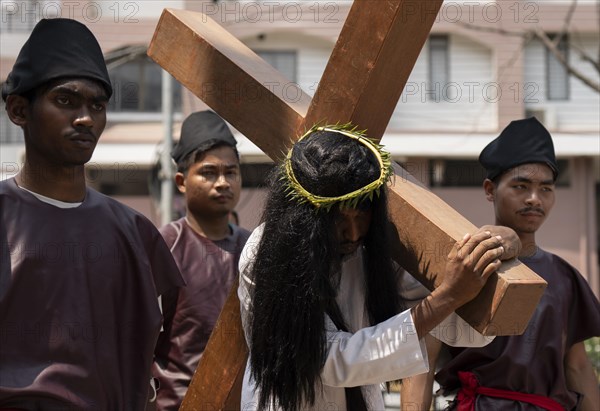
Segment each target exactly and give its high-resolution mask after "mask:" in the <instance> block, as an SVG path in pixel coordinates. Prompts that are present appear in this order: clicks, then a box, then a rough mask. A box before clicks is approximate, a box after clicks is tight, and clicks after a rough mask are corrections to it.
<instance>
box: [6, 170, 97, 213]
mask: <svg viewBox="0 0 600 411" xmlns="http://www.w3.org/2000/svg"><path fill="white" fill-rule="evenodd" d="M16 181H17V184H19V186H20V187H23V188H26V189H27V190H30V191H33V192H34V193H37V194H41V195H43V196H46V197H49V198H53V199H55V200H59V201H64V202H67V203H77V202H81V201H83V200H84V199H85V192H86V184H85V169H84V166H83V165H80V166H62V167H61V166H46V167H38V166H32V165H31V164H30V163H28V162H27V161H26V162H25V164H24V165H23V168H22V169H21V171H20V172H19V174H17V176H16Z"/></svg>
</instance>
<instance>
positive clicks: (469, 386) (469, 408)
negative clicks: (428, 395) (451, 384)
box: [456, 371, 565, 411]
mask: <svg viewBox="0 0 600 411" xmlns="http://www.w3.org/2000/svg"><path fill="white" fill-rule="evenodd" d="M458 378H459V379H460V382H461V384H462V388H461V389H460V391H459V392H458V395H457V397H456V399H457V400H458V411H475V399H476V398H477V395H485V396H488V397H496V398H504V399H507V400H514V401H521V402H526V403H529V404H533V405H535V406H537V407H540V408H543V409H545V410H548V411H565V409H564V408H563V406H562V405H560V404H559V403H558V402H556V401H554V400H553V399H552V398H549V397H544V396H542V395H536V394H525V393H522V392H516V391H508V390H499V389H497V388H488V387H481V386H480V385H479V382H478V381H477V378H476V377H475V374H473V373H472V372H470V371H459V372H458Z"/></svg>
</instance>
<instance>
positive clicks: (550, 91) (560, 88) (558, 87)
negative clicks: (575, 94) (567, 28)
mask: <svg viewBox="0 0 600 411" xmlns="http://www.w3.org/2000/svg"><path fill="white" fill-rule="evenodd" d="M550 38H551V39H552V40H554V39H555V38H556V36H555V35H554V36H550ZM557 49H558V52H559V53H561V54H562V55H563V56H564V57H565V59H566V61H569V42H568V38H567V36H566V35H565V36H562V38H561V39H560V41H559V42H558V45H557ZM546 90H547V91H546V92H547V97H548V100H568V99H569V73H568V71H567V69H566V67H565V66H564V64H562V63H561V62H560V61H559V60H558V59H557V58H556V56H555V55H554V54H553V53H552V52H551V51H550V50H548V49H547V48H546Z"/></svg>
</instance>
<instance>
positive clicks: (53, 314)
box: [0, 179, 184, 411]
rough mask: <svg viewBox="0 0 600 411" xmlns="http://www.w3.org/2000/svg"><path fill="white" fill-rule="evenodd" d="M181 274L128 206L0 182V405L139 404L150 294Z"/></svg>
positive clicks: (152, 330) (177, 281)
mask: <svg viewBox="0 0 600 411" xmlns="http://www.w3.org/2000/svg"><path fill="white" fill-rule="evenodd" d="M183 284H184V283H183V280H182V278H181V275H180V273H179V270H178V268H177V266H176V264H175V262H174V261H173V258H172V256H171V253H170V252H169V249H168V248H167V246H166V244H165V242H164V241H163V239H162V237H161V236H160V234H159V232H158V230H156V228H155V227H154V226H153V225H152V223H151V222H150V221H148V220H147V219H146V218H145V217H143V216H142V215H140V214H138V213H137V212H135V211H133V210H131V209H129V208H128V207H125V206H124V205H122V204H120V203H118V202H117V201H115V200H112V199H110V198H109V197H106V196H104V195H102V194H100V193H98V192H96V191H94V190H91V189H88V190H87V193H86V197H85V200H84V201H83V203H82V204H81V205H80V206H78V207H76V208H69V209H64V208H59V207H56V206H54V205H50V204H47V203H44V202H41V201H40V200H38V199H37V198H36V197H35V196H34V195H32V194H31V193H28V192H26V191H25V190H22V189H20V188H19V187H18V186H17V185H16V182H15V181H14V179H10V180H7V181H3V182H0V408H2V407H7V408H10V407H15V408H19V409H24V410H45V411H46V410H49V411H54V410H56V411H58V410H66V409H68V410H86V411H92V410H103V411H107V410H111V411H113V410H115V411H116V410H126V411H136V410H143V409H145V406H146V403H147V399H148V392H149V381H150V377H151V373H150V367H151V364H152V356H153V350H154V346H155V343H156V340H157V337H158V333H159V330H160V327H161V321H162V315H161V313H160V310H159V305H158V299H157V296H158V295H159V294H162V293H164V292H165V291H167V290H170V289H173V288H174V287H178V286H181V285H183Z"/></svg>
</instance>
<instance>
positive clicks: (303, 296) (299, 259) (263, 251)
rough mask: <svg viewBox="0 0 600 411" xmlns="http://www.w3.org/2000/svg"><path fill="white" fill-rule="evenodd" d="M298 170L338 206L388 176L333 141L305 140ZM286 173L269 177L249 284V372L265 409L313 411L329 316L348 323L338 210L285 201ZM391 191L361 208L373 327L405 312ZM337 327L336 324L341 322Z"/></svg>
mask: <svg viewBox="0 0 600 411" xmlns="http://www.w3.org/2000/svg"><path fill="white" fill-rule="evenodd" d="M291 161H292V167H293V170H294V174H295V175H296V178H297V180H298V181H299V182H300V183H301V184H302V186H303V187H304V188H305V189H307V190H308V191H309V192H311V193H313V194H316V195H321V196H329V197H334V196H340V195H343V194H346V193H349V192H352V191H354V190H356V189H358V188H360V187H363V186H365V185H367V184H369V183H370V182H372V181H374V180H376V179H377V178H379V176H380V172H381V171H380V167H379V164H378V162H377V160H376V158H375V156H374V154H373V153H372V152H370V151H369V150H368V149H367V148H366V147H365V146H364V145H363V144H361V143H358V142H356V141H354V140H352V139H350V138H348V137H345V136H342V135H340V134H338V133H334V132H330V131H318V132H315V133H313V134H311V135H310V136H308V137H306V138H304V139H302V140H301V141H299V142H298V143H296V146H295V148H294V150H293V156H292V159H291ZM283 170H284V169H283V167H278V168H276V169H275V170H274V172H273V173H272V175H271V176H270V190H269V195H268V199H267V203H266V207H265V211H264V214H263V218H262V220H263V223H264V232H263V235H262V239H261V242H260V244H259V247H258V250H257V254H256V258H255V261H254V263H253V265H252V268H251V277H252V279H253V282H254V284H255V286H254V289H253V291H252V295H251V296H252V306H251V307H250V312H251V314H250V341H249V345H250V365H251V373H252V377H253V378H254V380H255V381H256V384H257V386H258V388H259V389H260V396H259V404H258V409H266V408H267V407H268V406H269V405H273V406H279V407H281V408H283V409H284V410H290V411H296V410H299V409H301V408H302V406H303V404H309V405H313V404H314V402H315V399H316V393H317V390H319V389H320V388H321V379H320V374H321V370H322V368H323V365H324V362H325V358H326V354H327V341H326V330H325V315H326V314H327V315H329V316H330V317H332V320H334V323H336V324H340V323H342V324H343V323H344V319H343V318H341V313H340V310H339V308H338V307H337V303H336V301H335V298H336V292H337V285H338V284H339V278H340V277H339V276H340V268H341V255H340V249H339V244H338V240H337V238H336V234H335V220H336V216H337V213H338V212H339V208H338V207H337V206H334V207H332V208H331V209H329V210H322V209H320V208H315V207H314V206H313V205H311V204H310V203H302V202H300V201H298V200H297V199H294V198H291V197H290V196H289V195H287V194H286V184H285V181H284V180H282V176H283V175H284V174H283V173H284V171H283ZM386 197H387V196H386V187H385V185H384V186H382V187H381V190H380V193H379V196H374V197H373V199H372V200H365V201H363V202H362V203H360V204H359V205H358V207H359V208H361V209H367V208H370V209H371V210H372V219H371V225H370V228H369V231H368V233H367V235H366V237H365V239H364V243H363V246H364V252H365V254H364V255H365V257H366V269H365V278H364V282H365V288H366V302H365V304H366V311H367V313H368V315H369V320H370V322H371V324H376V323H379V322H381V321H384V320H386V319H388V318H390V317H391V316H393V315H395V314H397V313H398V312H399V311H400V310H401V308H402V307H401V301H400V297H399V292H398V284H397V280H396V276H395V273H394V267H393V265H392V259H391V255H390V250H389V245H388V244H389V241H388V239H387V237H386V236H387V234H386V233H387V230H386V228H387V227H388V225H389V224H391V223H390V221H389V218H388V214H387V205H386ZM336 320H337V321H336Z"/></svg>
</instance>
